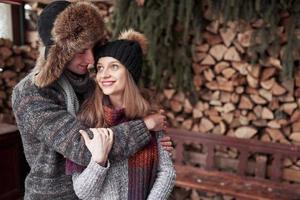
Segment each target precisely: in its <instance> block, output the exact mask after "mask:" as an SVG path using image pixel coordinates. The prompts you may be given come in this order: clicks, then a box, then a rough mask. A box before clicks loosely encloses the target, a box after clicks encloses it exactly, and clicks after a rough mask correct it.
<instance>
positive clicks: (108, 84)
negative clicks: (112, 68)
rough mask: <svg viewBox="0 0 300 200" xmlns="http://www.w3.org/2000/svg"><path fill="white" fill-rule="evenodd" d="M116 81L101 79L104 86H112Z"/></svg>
mask: <svg viewBox="0 0 300 200" xmlns="http://www.w3.org/2000/svg"><path fill="white" fill-rule="evenodd" d="M115 82H116V81H101V83H102V85H103V86H104V87H109V86H112V85H113V84H114V83H115Z"/></svg>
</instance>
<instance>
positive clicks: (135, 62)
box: [95, 40, 143, 83]
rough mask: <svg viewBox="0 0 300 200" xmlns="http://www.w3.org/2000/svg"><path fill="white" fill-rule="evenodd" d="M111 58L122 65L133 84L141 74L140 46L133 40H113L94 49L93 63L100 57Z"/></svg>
mask: <svg viewBox="0 0 300 200" xmlns="http://www.w3.org/2000/svg"><path fill="white" fill-rule="evenodd" d="M107 56H108V57H113V58H115V59H117V60H118V61H119V62H120V63H122V64H123V65H124V66H125V67H126V68H127V70H128V71H129V73H130V74H131V76H132V78H133V79H134V81H135V83H138V81H139V78H140V76H141V73H142V63H143V52H142V48H141V46H140V44H139V43H138V42H136V41H133V40H115V41H112V42H108V43H106V44H105V45H103V46H101V47H100V48H99V47H98V48H96V49H95V61H96V62H98V60H99V59H100V58H102V57H107Z"/></svg>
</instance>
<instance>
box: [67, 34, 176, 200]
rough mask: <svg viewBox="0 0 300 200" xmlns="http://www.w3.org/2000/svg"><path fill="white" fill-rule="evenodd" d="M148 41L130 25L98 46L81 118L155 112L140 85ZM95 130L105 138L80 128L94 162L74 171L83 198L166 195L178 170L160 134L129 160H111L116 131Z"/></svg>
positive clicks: (110, 120)
mask: <svg viewBox="0 0 300 200" xmlns="http://www.w3.org/2000/svg"><path fill="white" fill-rule="evenodd" d="M146 46H147V42H146V39H145V37H144V36H143V35H142V34H140V33H137V32H134V31H133V30H129V31H127V32H124V33H123V34H121V36H120V38H119V39H118V40H116V41H113V42H109V43H107V44H105V45H104V46H101V47H99V48H98V49H96V51H95V58H96V60H97V75H96V81H97V83H98V87H96V89H95V92H94V93H93V95H92V96H91V98H89V99H88V100H87V101H86V102H85V103H84V106H83V110H82V112H81V113H80V114H79V118H80V119H81V120H82V121H84V122H85V123H86V124H88V125H93V126H96V127H110V126H114V125H117V124H119V123H122V122H126V121H128V120H131V119H135V118H143V117H145V116H147V115H149V114H150V113H151V112H153V111H154V110H153V106H151V105H150V103H149V102H148V101H147V100H145V98H144V97H143V96H142V95H141V93H140V92H139V89H138V87H137V82H138V80H139V78H140V75H141V68H142V59H143V53H145V51H146ZM92 132H93V134H97V135H100V136H101V137H97V138H98V139H97V140H95V139H92V140H91V139H89V137H88V135H87V133H85V132H83V131H82V132H81V134H82V136H83V137H84V140H85V142H86V145H87V147H88V149H89V150H90V152H91V154H92V159H91V162H90V164H89V165H88V166H87V167H86V168H85V169H84V170H83V171H80V170H78V171H75V172H74V173H73V175H72V178H73V186H74V190H75V193H76V194H77V195H78V197H79V198H81V199H110V200H111V199H112V200H113V199H122V200H123V199H129V200H135V199H136V200H142V199H155V200H157V199H167V197H168V195H169V194H170V192H171V190H172V188H173V186H174V180H175V170H174V168H173V164H172V162H171V159H170V157H169V155H168V153H167V152H166V151H165V150H163V149H162V147H161V146H160V144H159V143H158V142H157V139H158V135H159V137H161V136H162V133H159V134H158V133H154V132H153V133H152V140H151V142H150V143H149V144H148V145H147V146H146V147H145V148H144V149H142V150H141V151H139V152H138V153H136V154H135V155H134V156H132V157H131V158H129V159H127V160H121V161H116V160H113V159H108V153H109V151H110V148H111V144H112V140H113V139H112V138H113V136H112V133H111V132H108V131H105V129H103V131H102V129H101V130H98V131H96V130H92ZM128 134H130V133H128ZM95 138H96V137H95ZM99 143H100V144H102V145H101V149H100V150H99Z"/></svg>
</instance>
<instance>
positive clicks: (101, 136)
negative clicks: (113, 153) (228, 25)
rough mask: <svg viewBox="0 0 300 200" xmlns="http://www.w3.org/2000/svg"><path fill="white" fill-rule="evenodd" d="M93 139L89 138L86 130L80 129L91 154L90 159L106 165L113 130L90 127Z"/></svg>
mask: <svg viewBox="0 0 300 200" xmlns="http://www.w3.org/2000/svg"><path fill="white" fill-rule="evenodd" d="M90 130H91V131H92V133H93V139H90V138H89V136H88V134H87V132H85V131H84V130H80V131H79V132H80V134H81V135H82V137H83V139H84V142H85V145H86V146H87V148H88V150H89V151H90V152H91V154H92V159H93V160H94V161H95V162H96V163H98V164H99V165H101V166H105V165H106V161H107V157H108V153H109V152H110V150H111V147H112V144H113V132H112V130H111V129H107V128H91V129H90Z"/></svg>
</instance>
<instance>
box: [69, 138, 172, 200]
mask: <svg viewBox="0 0 300 200" xmlns="http://www.w3.org/2000/svg"><path fill="white" fill-rule="evenodd" d="M160 136H162V134H161V135H160ZM158 151H159V163H158V171H157V177H156V180H155V182H154V185H153V187H152V189H151V191H150V194H149V196H148V198H147V200H164V199H167V198H168V196H169V194H170V192H171V191H172V188H173V186H174V184H175V170H174V167H173V164H172V161H171V159H170V157H169V155H168V153H167V152H166V151H165V150H164V149H162V147H161V145H160V144H158ZM73 186H74V190H75V193H76V195H77V196H78V197H79V198H80V199H86V200H106V199H109V200H126V199H128V159H124V160H121V161H117V162H115V161H112V160H111V161H109V163H108V165H107V167H105V168H104V167H102V166H100V165H98V164H97V163H95V162H94V161H93V160H91V161H90V163H89V165H88V166H87V168H86V169H85V170H84V171H83V172H82V173H81V174H79V173H75V174H74V175H73Z"/></svg>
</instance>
